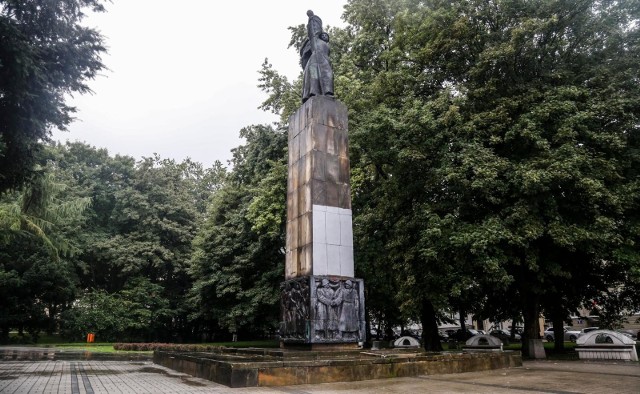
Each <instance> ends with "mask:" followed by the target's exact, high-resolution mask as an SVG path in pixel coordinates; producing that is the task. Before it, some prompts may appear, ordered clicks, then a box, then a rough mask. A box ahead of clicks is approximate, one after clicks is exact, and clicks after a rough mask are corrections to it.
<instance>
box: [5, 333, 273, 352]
mask: <svg viewBox="0 0 640 394" xmlns="http://www.w3.org/2000/svg"><path fill="white" fill-rule="evenodd" d="M15 336H16V337H17V334H15ZM202 345H211V346H225V347H238V348H247V347H263V348H277V347H279V346H280V343H279V342H278V341H277V340H261V341H238V342H207V343H202ZM21 346H34V347H52V348H59V349H60V350H69V351H86V352H93V353H129V351H125V350H115V349H114V348H113V343H112V342H94V343H86V342H84V341H78V342H68V341H67V340H65V339H62V338H60V336H58V335H46V334H43V335H42V336H40V337H39V338H38V342H37V343H30V344H26V345H21ZM137 353H153V352H152V351H147V352H145V351H137Z"/></svg>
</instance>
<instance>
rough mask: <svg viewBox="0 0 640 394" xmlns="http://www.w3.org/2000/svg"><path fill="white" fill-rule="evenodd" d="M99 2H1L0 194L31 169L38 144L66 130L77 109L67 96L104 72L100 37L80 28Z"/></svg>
mask: <svg viewBox="0 0 640 394" xmlns="http://www.w3.org/2000/svg"><path fill="white" fill-rule="evenodd" d="M86 10H91V11H97V12H100V11H104V7H103V6H102V5H101V1H99V0H55V1H51V0H27V1H24V0H19V1H17V0H1V1H0V193H1V192H4V191H6V190H8V189H12V188H18V187H19V186H21V185H22V184H24V182H25V181H26V180H27V179H28V178H29V177H30V176H31V174H32V172H33V171H34V164H35V162H36V158H37V154H38V152H39V151H40V150H41V148H42V145H41V143H42V141H46V140H47V139H48V138H49V135H50V133H51V129H52V128H53V127H57V128H59V129H61V130H64V129H65V128H66V126H67V125H68V124H69V123H70V122H71V121H72V114H73V113H74V112H75V108H73V107H71V106H69V105H67V104H66V103H65V95H66V94H74V93H81V94H82V93H87V92H90V89H89V87H88V86H87V84H86V82H87V80H89V79H92V78H94V77H95V76H96V75H97V73H98V72H99V71H100V70H102V69H103V68H104V65H103V64H102V62H101V59H100V55H101V54H102V53H104V52H105V47H104V44H103V37H102V36H101V35H100V34H99V33H98V32H97V31H96V30H94V29H90V28H87V27H84V26H82V25H81V22H82V19H83V17H84V16H85V14H84V12H85V11H86Z"/></svg>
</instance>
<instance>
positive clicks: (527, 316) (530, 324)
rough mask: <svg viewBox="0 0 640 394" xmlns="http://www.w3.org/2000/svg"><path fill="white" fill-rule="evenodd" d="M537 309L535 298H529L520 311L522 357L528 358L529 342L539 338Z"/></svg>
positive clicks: (538, 314)
mask: <svg viewBox="0 0 640 394" xmlns="http://www.w3.org/2000/svg"><path fill="white" fill-rule="evenodd" d="M538 308H539V307H538V302H537V299H536V298H535V297H531V296H529V297H528V298H526V299H525V302H524V307H523V310H522V317H523V318H524V331H523V333H522V356H523V357H529V354H530V349H529V340H530V339H539V338H540V324H539V318H540V313H539V309H538Z"/></svg>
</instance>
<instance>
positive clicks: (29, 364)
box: [0, 360, 640, 394]
mask: <svg viewBox="0 0 640 394" xmlns="http://www.w3.org/2000/svg"><path fill="white" fill-rule="evenodd" d="M425 392H430V393H470V392H473V393H527V394H530V393H634V394H637V393H639V392H640V364H639V363H637V362H635V363H632V362H605V361H601V362H600V361H598V362H593V361H592V362H582V361H527V362H525V363H524V366H523V367H522V368H514V369H505V370H493V371H484V372H470V373H463V374H452V375H430V376H427V375H424V376H418V377H411V378H396V379H381V380H366V381H360V382H347V383H325V384H319V385H301V386H287V387H268V388H261V387H255V388H242V389H231V388H229V387H226V386H222V385H219V384H216V383H213V382H209V381H207V380H202V379H197V378H193V377H191V376H189V375H186V374H182V373H178V372H175V371H172V370H170V369H167V368H164V367H160V366H158V365H155V364H153V363H151V362H149V361H95V360H89V361H69V360H58V361H0V393H70V394H76V393H78V394H79V393H89V394H92V393H94V394H97V393H127V394H128V393H289V394H291V393H301V394H306V393H362V394H364V393H425Z"/></svg>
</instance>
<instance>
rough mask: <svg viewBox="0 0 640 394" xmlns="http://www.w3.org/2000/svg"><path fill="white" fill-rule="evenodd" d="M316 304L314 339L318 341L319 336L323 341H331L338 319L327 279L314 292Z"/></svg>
mask: <svg viewBox="0 0 640 394" xmlns="http://www.w3.org/2000/svg"><path fill="white" fill-rule="evenodd" d="M316 295H317V298H318V302H317V304H316V321H315V327H314V328H315V331H316V338H317V339H320V338H321V337H320V334H322V338H324V339H333V337H334V336H335V333H336V331H337V329H338V319H337V314H336V312H335V300H334V298H335V292H334V290H333V289H332V288H331V285H330V284H329V280H328V279H322V282H321V284H320V286H319V287H318V289H317V290H316Z"/></svg>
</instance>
